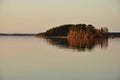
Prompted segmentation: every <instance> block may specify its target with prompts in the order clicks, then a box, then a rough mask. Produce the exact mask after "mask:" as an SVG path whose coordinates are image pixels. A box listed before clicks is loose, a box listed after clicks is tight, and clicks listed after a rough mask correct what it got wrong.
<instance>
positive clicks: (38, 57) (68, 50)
mask: <svg viewBox="0 0 120 80" xmlns="http://www.w3.org/2000/svg"><path fill="white" fill-rule="evenodd" d="M62 43H64V44H62ZM68 44H69V43H66V41H65V40H62V41H57V40H51V39H50V40H45V39H40V38H35V37H0V80H120V39H119V38H116V39H109V40H108V41H107V42H105V45H104V46H103V44H102V43H101V44H98V45H96V46H95V44H94V45H93V46H90V47H89V48H86V46H84V47H83V46H82V47H81V46H79V45H73V46H74V47H73V46H71V45H68Z"/></svg>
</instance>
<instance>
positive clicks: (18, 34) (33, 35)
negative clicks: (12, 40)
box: [0, 33, 35, 36]
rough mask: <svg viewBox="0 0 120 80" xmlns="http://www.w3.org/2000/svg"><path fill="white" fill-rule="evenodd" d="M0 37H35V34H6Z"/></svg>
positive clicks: (0, 34)
mask: <svg viewBox="0 0 120 80" xmlns="http://www.w3.org/2000/svg"><path fill="white" fill-rule="evenodd" d="M0 36H35V34H25V33H12V34H7V33H0Z"/></svg>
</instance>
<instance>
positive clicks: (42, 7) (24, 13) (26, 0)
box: [0, 0, 120, 33]
mask: <svg viewBox="0 0 120 80" xmlns="http://www.w3.org/2000/svg"><path fill="white" fill-rule="evenodd" d="M119 14H120V0H0V33H39V32H44V31H46V30H47V29H50V28H52V27H56V26H59V25H63V24H80V23H85V24H92V25H94V26H95V27H97V28H100V27H108V29H109V31H111V32H120V15H119Z"/></svg>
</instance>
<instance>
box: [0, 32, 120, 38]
mask: <svg viewBox="0 0 120 80" xmlns="http://www.w3.org/2000/svg"><path fill="white" fill-rule="evenodd" d="M108 35H109V37H111V38H120V32H109V33H108ZM0 36H37V37H45V38H67V37H66V36H51V37H48V36H43V34H39V35H37V34H35V33H34V34H28V33H27V34H25V33H12V34H8V33H0Z"/></svg>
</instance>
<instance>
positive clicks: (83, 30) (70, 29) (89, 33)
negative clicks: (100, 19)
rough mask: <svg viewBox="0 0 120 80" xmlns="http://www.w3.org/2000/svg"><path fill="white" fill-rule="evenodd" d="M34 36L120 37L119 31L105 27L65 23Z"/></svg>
mask: <svg viewBox="0 0 120 80" xmlns="http://www.w3.org/2000/svg"><path fill="white" fill-rule="evenodd" d="M36 36H37V37H44V38H74V39H78V38H80V39H99V38H115V37H120V33H119V32H108V28H107V27H104V28H103V27H101V28H100V29H98V28H95V27H94V26H93V25H91V24H89V25H86V24H76V25H74V24H66V25H61V26H58V27H54V28H51V29H49V30H47V31H46V32H43V33H38V34H36Z"/></svg>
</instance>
